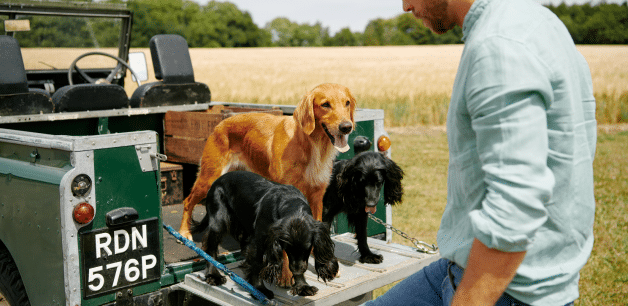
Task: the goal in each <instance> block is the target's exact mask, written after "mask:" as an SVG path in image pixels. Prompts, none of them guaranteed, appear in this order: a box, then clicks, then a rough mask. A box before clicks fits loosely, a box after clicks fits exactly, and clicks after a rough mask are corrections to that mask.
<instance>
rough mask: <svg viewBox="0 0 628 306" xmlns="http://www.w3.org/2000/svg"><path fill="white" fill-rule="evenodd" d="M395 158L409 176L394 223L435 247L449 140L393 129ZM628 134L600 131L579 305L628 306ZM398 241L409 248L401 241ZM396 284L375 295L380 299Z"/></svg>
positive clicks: (429, 131)
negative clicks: (591, 238)
mask: <svg viewBox="0 0 628 306" xmlns="http://www.w3.org/2000/svg"><path fill="white" fill-rule="evenodd" d="M389 133H390V135H391V139H392V141H393V145H392V148H393V151H392V154H393V158H394V159H395V160H396V161H397V162H398V163H399V164H400V166H401V167H402V168H403V169H404V171H405V172H406V176H405V177H404V188H405V195H404V203H403V204H402V205H399V206H395V207H394V208H393V223H394V224H395V226H396V227H399V228H400V229H402V230H403V231H405V232H407V233H408V234H409V235H410V236H412V237H416V238H417V239H419V240H424V241H426V242H429V243H435V242H436V232H437V230H438V225H439V222H440V216H441V214H442V212H443V210H444V207H445V203H446V197H447V194H446V185H447V164H448V152H447V138H446V134H445V133H444V132H443V131H442V130H439V129H437V128H426V127H421V128H414V129H411V128H403V129H390V131H389ZM625 152H628V132H626V131H624V132H618V131H612V130H611V131H604V130H600V132H599V135H598V143H597V150H596V157H595V161H594V175H595V196H596V215H595V224H594V232H595V244H594V247H593V251H592V254H591V258H590V259H589V261H588V263H587V265H586V266H585V267H584V269H583V270H582V272H581V279H580V298H579V299H578V300H577V301H576V305H628V254H627V253H628V236H627V235H626V233H628V214H627V213H626V212H627V211H628V159H626V158H625ZM393 242H395V243H400V244H404V245H409V246H411V244H409V243H408V242H407V241H405V240H404V239H403V238H400V237H399V236H397V235H395V236H394V237H393ZM391 286H392V285H389V286H386V287H383V288H380V289H378V290H376V291H375V292H374V296H379V295H381V294H383V293H384V292H386V291H387V290H388V289H389V288H390V287H391Z"/></svg>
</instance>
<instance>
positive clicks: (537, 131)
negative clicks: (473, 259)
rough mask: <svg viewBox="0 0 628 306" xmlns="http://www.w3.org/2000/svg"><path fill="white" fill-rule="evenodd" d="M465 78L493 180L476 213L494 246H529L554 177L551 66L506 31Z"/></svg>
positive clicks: (481, 152) (479, 54)
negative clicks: (549, 114)
mask: <svg viewBox="0 0 628 306" xmlns="http://www.w3.org/2000/svg"><path fill="white" fill-rule="evenodd" d="M471 59H472V61H471V63H472V64H471V66H470V73H469V74H468V78H467V80H466V82H465V89H464V90H465V96H466V97H467V101H466V102H467V111H468V113H469V115H470V116H471V125H472V128H473V131H474V132H475V134H476V136H477V138H476V141H477V143H476V147H477V150H478V152H477V153H478V156H479V157H480V161H481V168H482V171H483V172H484V181H485V184H486V185H487V189H486V194H485V197H484V199H483V200H482V203H481V206H480V208H479V209H475V210H472V211H471V212H470V213H469V214H470V219H471V224H472V228H473V235H474V237H475V238H477V239H479V240H480V241H481V242H482V243H484V244H485V245H486V246H488V247H489V248H493V249H498V250H501V251H506V252H519V251H525V250H526V249H527V247H528V246H529V245H530V243H531V242H532V239H533V237H534V234H535V232H536V230H537V229H538V228H539V227H541V226H542V225H543V223H544V222H545V221H546V219H547V210H546V205H548V204H549V203H550V202H551V196H552V189H553V187H554V176H553V174H552V172H551V171H550V169H549V168H548V166H547V156H548V132H547V118H546V108H547V107H549V104H550V103H551V101H552V98H553V97H552V96H551V95H552V90H551V86H552V85H551V82H550V79H551V77H550V75H551V71H550V70H549V69H548V68H547V66H546V65H544V63H542V62H541V61H540V60H538V59H537V58H536V57H535V56H534V55H533V53H532V52H529V50H527V49H526V47H525V46H524V45H522V44H520V43H518V42H515V41H508V40H507V39H503V38H500V37H496V38H493V39H489V40H487V41H485V42H484V44H483V45H482V46H479V47H477V48H476V49H475V52H474V53H473V54H472V57H471Z"/></svg>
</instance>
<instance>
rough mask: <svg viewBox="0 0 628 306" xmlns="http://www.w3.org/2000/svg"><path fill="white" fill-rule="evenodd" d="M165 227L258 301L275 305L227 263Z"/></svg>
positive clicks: (165, 226) (169, 227)
mask: <svg viewBox="0 0 628 306" xmlns="http://www.w3.org/2000/svg"><path fill="white" fill-rule="evenodd" d="M164 228H165V229H166V230H167V231H168V232H169V233H170V234H171V235H172V236H174V237H175V238H177V239H178V240H179V241H181V242H183V244H185V245H186V246H187V247H188V248H190V249H192V250H193V251H194V252H196V253H197V254H198V255H201V257H203V258H204V259H205V260H207V261H208V262H210V263H211V264H212V265H214V266H215V267H216V268H218V269H219V270H220V271H222V272H224V273H225V274H226V275H228V276H229V277H230V278H231V279H232V280H233V281H234V282H236V283H237V284H238V285H240V286H241V287H242V288H244V289H245V290H247V291H248V292H250V293H251V294H252V295H253V296H254V297H255V298H256V299H257V300H258V301H260V303H262V305H275V303H273V302H272V301H271V300H269V299H268V298H267V297H266V296H265V295H264V294H263V293H261V292H260V291H259V290H257V289H256V288H255V287H253V286H252V285H251V284H249V283H248V282H247V281H246V280H244V279H243V278H241V277H240V276H238V275H237V274H235V273H233V272H231V270H229V269H228V268H227V267H225V265H223V264H221V263H220V262H218V261H216V260H215V259H213V258H212V257H211V256H209V254H207V253H205V252H204V251H203V250H201V249H199V248H198V247H197V246H196V244H195V243H194V242H193V241H190V240H189V239H187V238H185V237H183V236H181V234H179V232H177V231H175V230H174V229H173V228H172V227H171V226H169V225H166V224H164Z"/></svg>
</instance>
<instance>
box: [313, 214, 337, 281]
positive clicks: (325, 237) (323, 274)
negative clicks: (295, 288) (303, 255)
mask: <svg viewBox="0 0 628 306" xmlns="http://www.w3.org/2000/svg"><path fill="white" fill-rule="evenodd" d="M313 230H314V234H313V235H312V248H313V250H312V253H313V254H314V268H315V269H316V274H318V277H320V278H322V279H323V281H325V282H327V281H330V280H333V279H334V277H336V274H338V259H336V256H335V255H334V241H333V240H331V237H330V235H329V228H328V227H327V226H325V224H324V223H323V222H321V221H316V220H315V221H314V225H313Z"/></svg>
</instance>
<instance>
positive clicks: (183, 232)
mask: <svg viewBox="0 0 628 306" xmlns="http://www.w3.org/2000/svg"><path fill="white" fill-rule="evenodd" d="M179 234H181V236H183V238H185V239H187V240H190V241H194V238H192V233H190V232H189V231H182V232H179Z"/></svg>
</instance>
